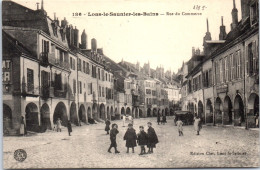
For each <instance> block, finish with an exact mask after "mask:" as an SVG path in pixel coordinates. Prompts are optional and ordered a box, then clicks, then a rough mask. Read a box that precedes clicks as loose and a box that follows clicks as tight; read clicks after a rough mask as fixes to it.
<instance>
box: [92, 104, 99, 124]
mask: <svg viewBox="0 0 260 170" xmlns="http://www.w3.org/2000/svg"><path fill="white" fill-rule="evenodd" d="M92 116H93V119H95V120H97V119H98V109H97V104H96V103H94V104H93V106H92Z"/></svg>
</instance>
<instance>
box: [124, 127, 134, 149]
mask: <svg viewBox="0 0 260 170" xmlns="http://www.w3.org/2000/svg"><path fill="white" fill-rule="evenodd" d="M124 140H125V141H126V147H127V151H126V153H129V148H132V152H133V153H134V152H135V150H134V147H136V140H137V136H136V132H135V129H134V128H133V125H132V124H131V123H129V124H128V129H127V131H126V133H125V135H124Z"/></svg>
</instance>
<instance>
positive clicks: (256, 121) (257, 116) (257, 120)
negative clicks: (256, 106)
mask: <svg viewBox="0 0 260 170" xmlns="http://www.w3.org/2000/svg"><path fill="white" fill-rule="evenodd" d="M255 127H257V128H259V112H258V111H257V112H256V114H255Z"/></svg>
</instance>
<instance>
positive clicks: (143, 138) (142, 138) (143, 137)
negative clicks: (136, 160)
mask: <svg viewBox="0 0 260 170" xmlns="http://www.w3.org/2000/svg"><path fill="white" fill-rule="evenodd" d="M139 129H140V132H139V133H138V135H137V143H138V145H139V146H141V153H140V154H139V155H143V154H146V152H145V147H144V146H145V145H147V133H146V132H145V131H144V127H143V126H140V127H139Z"/></svg>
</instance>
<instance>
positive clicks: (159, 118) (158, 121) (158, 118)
mask: <svg viewBox="0 0 260 170" xmlns="http://www.w3.org/2000/svg"><path fill="white" fill-rule="evenodd" d="M160 122H161V114H160V112H159V111H158V114H157V123H158V125H159V124H160Z"/></svg>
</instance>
